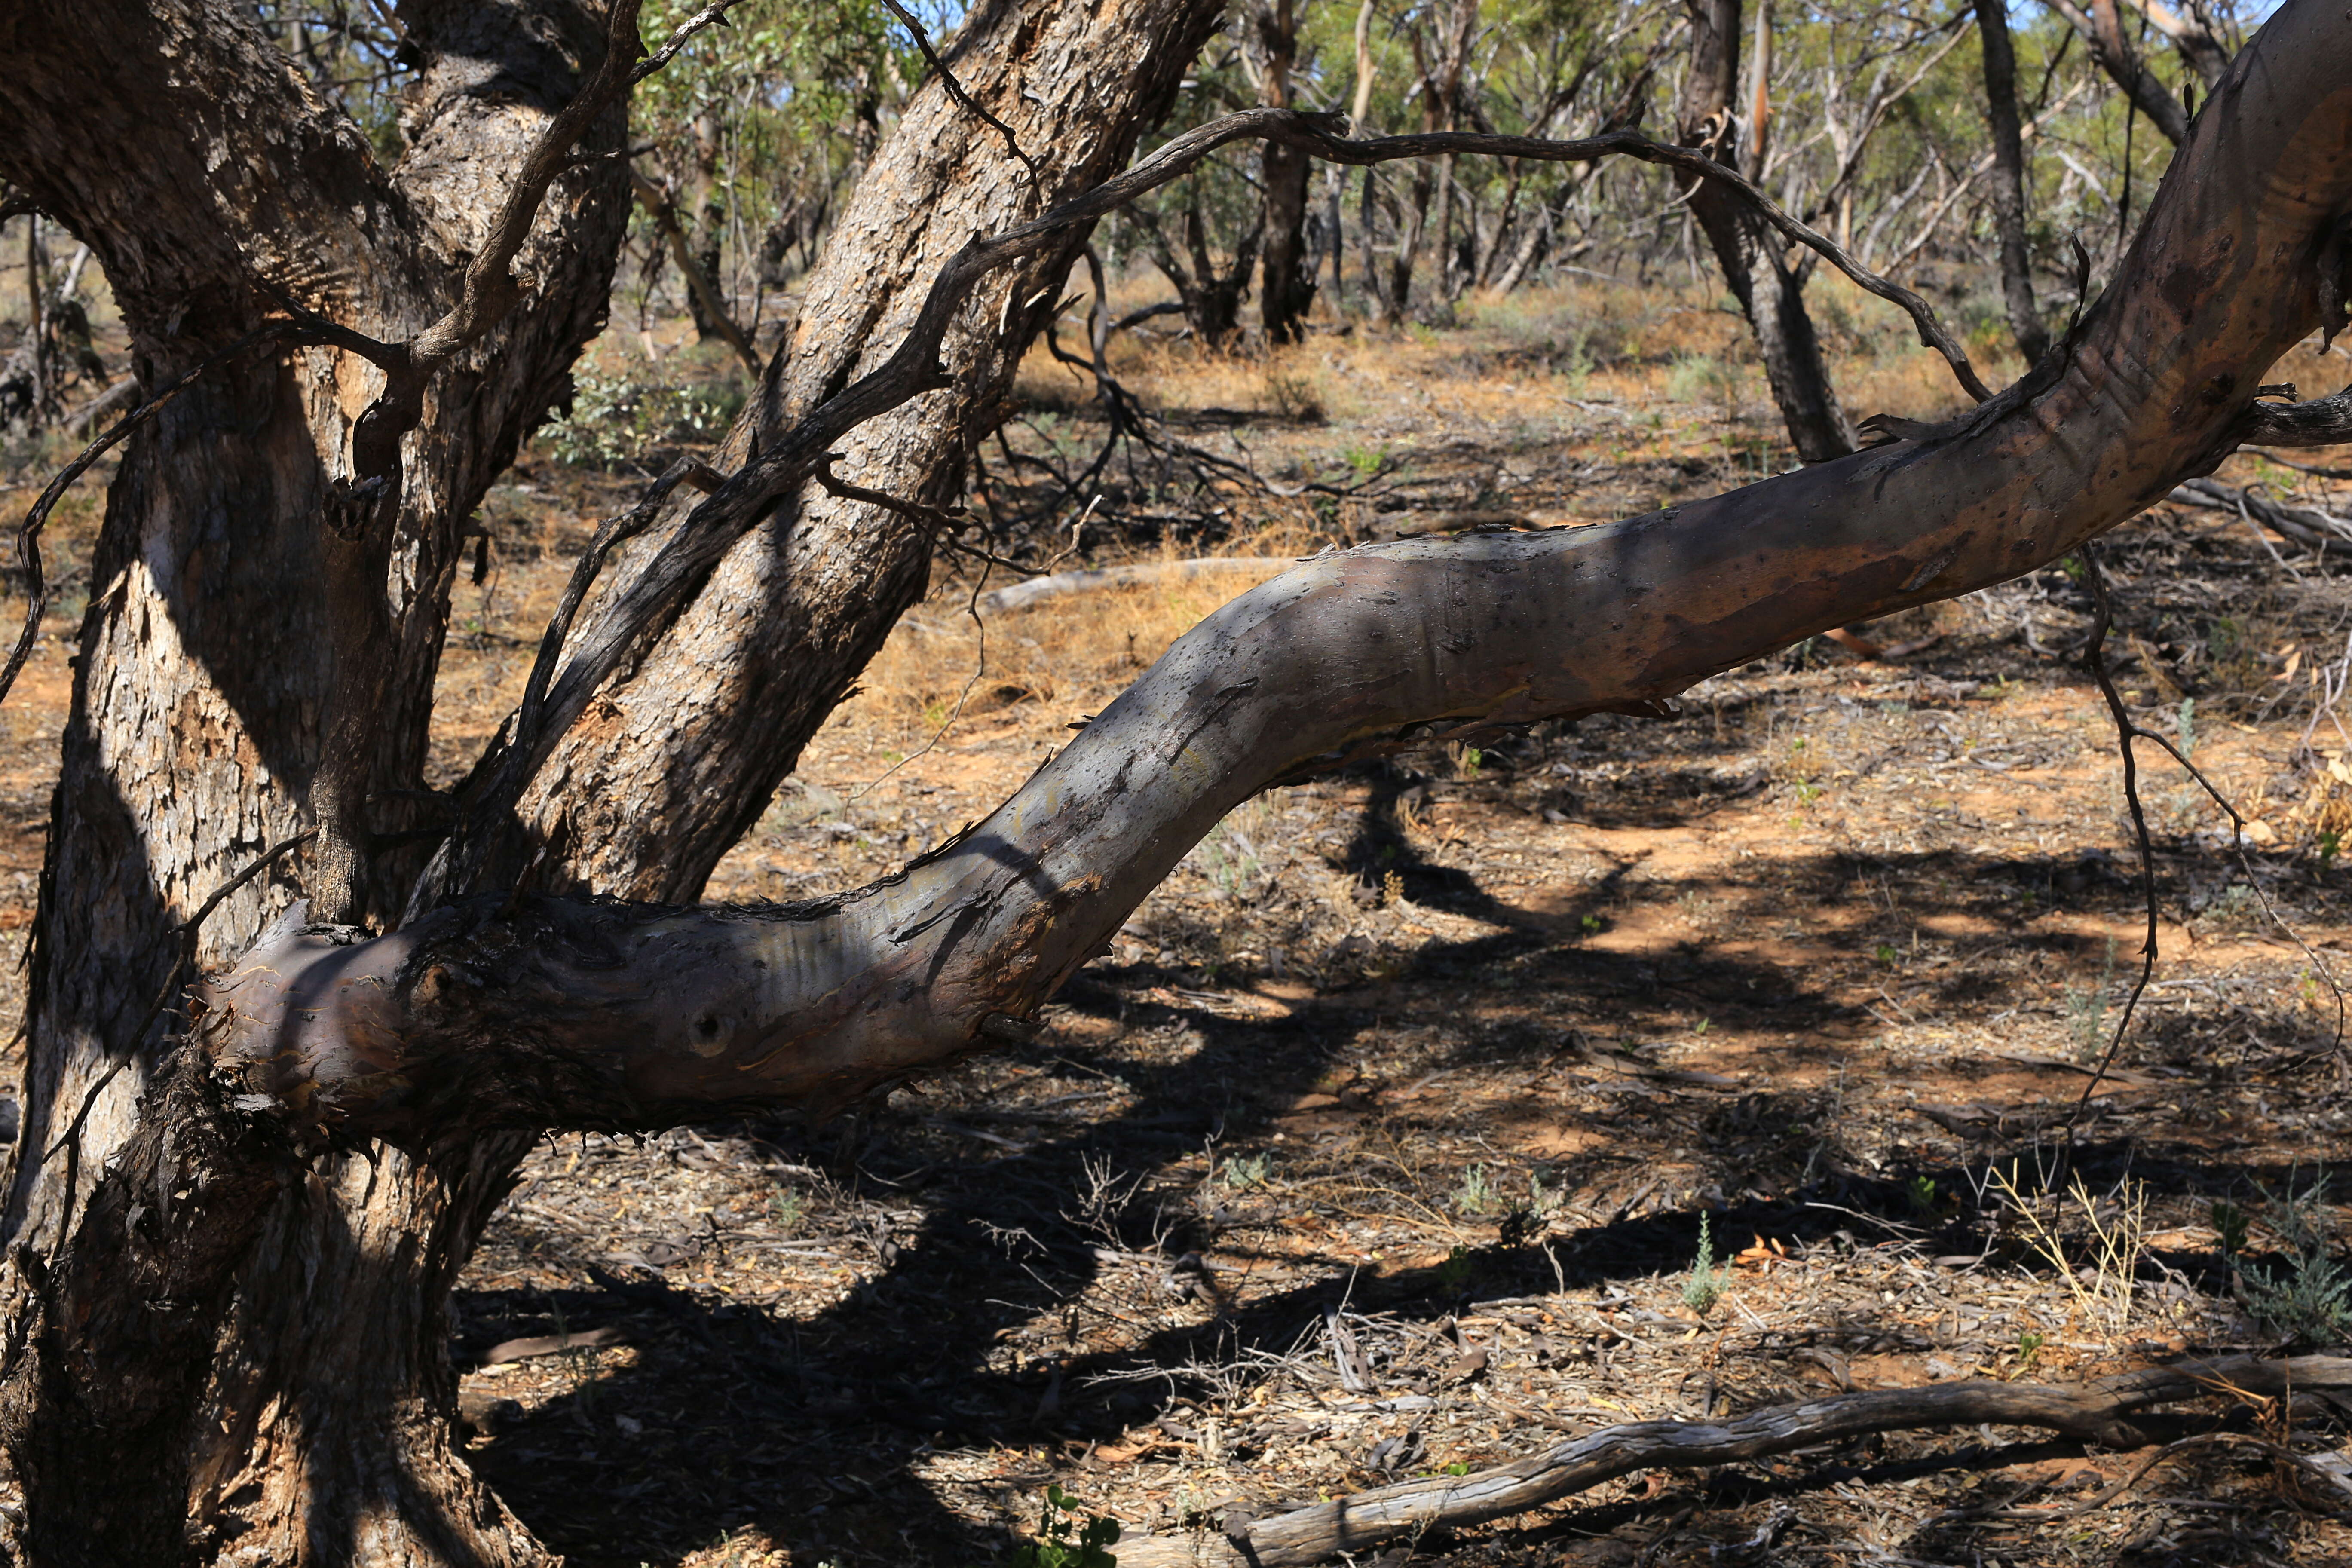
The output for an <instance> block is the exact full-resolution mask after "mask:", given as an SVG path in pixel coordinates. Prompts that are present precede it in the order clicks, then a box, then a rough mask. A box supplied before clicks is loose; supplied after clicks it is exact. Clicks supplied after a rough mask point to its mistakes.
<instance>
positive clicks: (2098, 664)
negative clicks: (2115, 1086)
mask: <svg viewBox="0 0 2352 1568" xmlns="http://www.w3.org/2000/svg"><path fill="white" fill-rule="evenodd" d="M2080 554H2081V555H2082V558H2083V568H2084V577H2085V579H2086V580H2087V581H2088V582H2089V583H2090V584H2091V600H2092V603H2093V604H2094V605H2096V606H2097V610H2096V612H2095V614H2094V616H2092V619H2091V636H2090V640H2089V642H2088V643H2087V644H2086V645H2085V646H2084V651H2083V661H2084V664H2086V665H2088V666H2089V667H2090V671H2091V677H2092V679H2095V680H2096V681H2097V682H2098V683H2099V694H2100V695H2101V696H2102V697H2104V698H2105V699H2106V701H2107V712H2108V713H2109V714H2110V715H2111V716H2112V717H2113V718H2114V720H2115V721H2116V746H2117V748H2118V749H2119V750H2120V751H2121V752H2123V759H2124V799H2125V801H2126V803H2127V804H2128V805H2130V806H2131V819H2132V832H2133V835H2134V837H2136V838H2137V842H2138V845H2139V880H2140V890H2141V891H2142V893H2144V894H2145V895H2146V897H2147V940H2146V941H2145V942H2142V943H2141V944H2140V963H2139V978H2138V979H2137V980H2136V981H2134V982H2133V983H2132V988H2131V994H2130V995H2129V996H2127V997H2126V998H2125V999H2124V1011H2123V1016H2122V1017H2120V1018H2118V1019H2116V1032H2115V1036H2114V1037H2113V1038H2111V1039H2109V1040H2108V1041H2107V1048H2106V1050H2105V1053H2104V1054H2103V1055H2101V1056H2100V1058H2099V1063H2098V1066H2097V1068H2095V1069H2094V1070H2093V1072H2092V1074H2091V1076H2090V1078H2089V1079H2086V1080H2085V1081H2084V1085H2083V1095H2082V1098H2081V1099H2080V1100H2076V1101H2075V1102H2074V1114H2073V1115H2072V1116H2069V1117H2068V1118H2067V1119H2066V1144H2067V1147H2068V1148H2070V1149H2071V1148H2072V1147H2073V1146H2074V1129H2075V1127H2076V1125H2077V1124H2078V1123H2080V1122H2081V1121H2082V1120H2083V1112H2084V1110H2085V1109H2087V1108H2088V1107H2089V1105H2090V1103H2091V1096H2092V1095H2093V1094H2094V1093H2095V1092H2097V1090H2098V1087H2099V1085H2100V1083H2101V1082H2103V1081H2104V1080H2105V1078H2106V1074H2107V1068H2109V1067H2110V1066H2112V1065H2113V1064H2114V1062H2115V1059H2116V1051H2118V1050H2120V1049H2121V1048H2122V1047H2123V1043H2124V1032H2125V1031H2126V1030H2127V1029H2129V1028H2130V1027H2131V1021H2132V1013H2133V1011H2134V1010H2135V1009H2137V1007H2138V1005H2139V999H2140V995H2141V994H2142V993H2143V992H2145V991H2146V990H2147V983H2148V982H2149V981H2150V980H2153V979H2154V978H2156V952H2157V945H2156V924H2157V921H2156V849H2155V847H2154V846H2153V845H2152V844H2151V843H2150V842H2149V839H2148V832H2147V811H2146V809H2145V808H2143V807H2142V805H2140V798H2139V758H2138V756H2137V753H2136V752H2133V750H2132V742H2134V741H2135V740H2137V739H2138V738H2140V737H2141V736H2143V735H2146V734H2147V731H2145V730H2142V729H2141V728H2140V727H2139V726H2138V725H2137V724H2135V723H2133V722H2132V717H2131V711H2130V710H2128V709H2126V707H2125V706H2124V700H2123V694H2122V693H2121V692H2119V691H2117V690H2116V683H2115V678H2114V677H2112V676H2110V675H2109V674H2108V673H2107V655H2106V642H2107V628H2108V627H2109V626H2112V625H2113V624H2114V622H2115V605H2114V602H2113V601H2112V600H2110V599H2109V598H2108V597H2107V579H2106V576H2105V574H2104V573H2102V572H2101V571H2100V570H2099V555H2098V547H2097V545H2096V544H2095V543H2094V542H2091V541H2088V540H2085V541H2084V543H2083V548H2082V550H2081V552H2080ZM2176 754H2177V753H2176ZM2233 815H2234V814H2233Z"/></svg>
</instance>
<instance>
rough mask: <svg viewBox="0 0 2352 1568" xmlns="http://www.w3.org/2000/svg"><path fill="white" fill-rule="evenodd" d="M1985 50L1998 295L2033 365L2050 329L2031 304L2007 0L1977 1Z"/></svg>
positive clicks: (2014, 64) (2020, 349)
mask: <svg viewBox="0 0 2352 1568" xmlns="http://www.w3.org/2000/svg"><path fill="white" fill-rule="evenodd" d="M1976 5H1977V37H1978V39H1979V42H1980V43H1981V44H1982V46H1983V49H1984V79H1985V118H1986V123H1987V124H1988V125H1989V126H1990V129H1991V131H1992V218H1993V227H1994V229H1995V230H1996V231H1997V232H1998V234H1999V235H2000V294H2001V299H2002V300H2003V301H2004V302H2005V303H2006V304H2007V305H2008V307H2009V329H2010V331H2012V332H2014V333H2015V334H2016V335H2017V352H2018V353H2021V354H2023V355H2024V356H2025V363H2028V364H2032V363H2035V362H2036V361H2038V360H2039V359H2041V357H2042V354H2043V353H2046V352H2047V351H2048V349H2049V347H2050V330H2049V329H2048V328H2047V327H2045V326H2043V325H2042V312H2041V311H2040V310H2038V309H2036V308H2035V306H2034V303H2033V261H2032V256H2031V255H2030V254H2028V252H2027V250H2026V245H2025V140H2024V137H2023V135H2022V134H2021V132H2020V131H2019V128H2018V118H2017V51H2016V50H2015V49H2014V48H2012V47H2011V45H2010V38H2009V0H1976Z"/></svg>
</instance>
